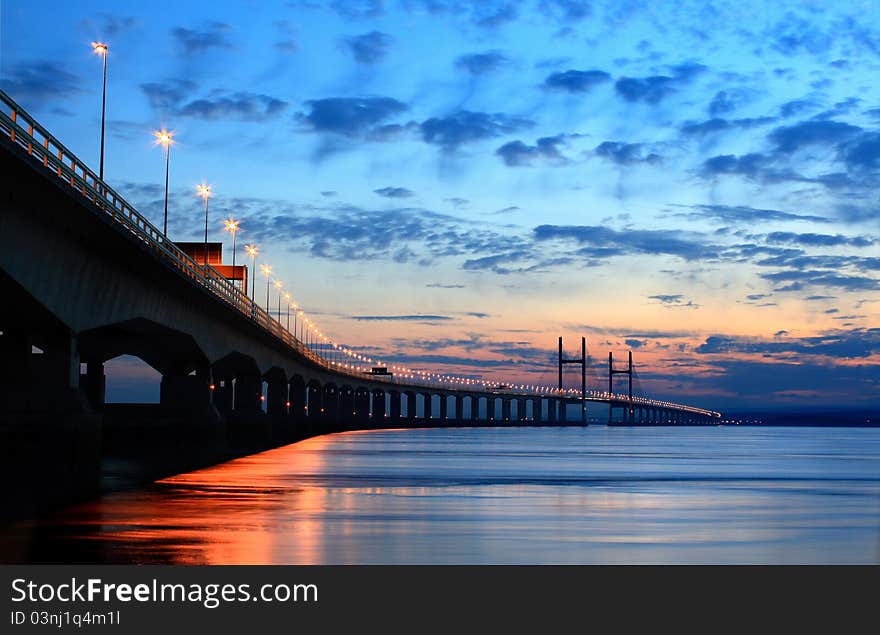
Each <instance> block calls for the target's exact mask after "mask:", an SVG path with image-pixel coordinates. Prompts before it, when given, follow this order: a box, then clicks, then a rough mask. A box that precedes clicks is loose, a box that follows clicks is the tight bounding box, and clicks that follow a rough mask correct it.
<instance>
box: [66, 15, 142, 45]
mask: <svg viewBox="0 0 880 635" xmlns="http://www.w3.org/2000/svg"><path fill="white" fill-rule="evenodd" d="M139 24H140V20H138V19H137V18H135V17H132V16H123V15H112V14H110V13H98V14H97V15H96V16H95V17H94V18H86V19H85V20H83V21H82V23H81V25H80V26H81V27H82V30H83V31H87V32H89V33H95V34H97V36H98V37H100V38H101V39H104V40H112V39H113V38H114V37H116V36H117V35H119V34H120V33H124V32H125V31H129V30H131V29H133V28H134V27H136V26H138V25H139Z"/></svg>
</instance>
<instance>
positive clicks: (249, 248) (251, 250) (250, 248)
mask: <svg viewBox="0 0 880 635" xmlns="http://www.w3.org/2000/svg"><path fill="white" fill-rule="evenodd" d="M244 250H245V251H246V252H247V255H248V256H250V257H251V271H252V274H251V302H253V301H254V289H255V287H256V284H257V254H258V253H260V250H259V249H258V248H257V246H256V245H255V244H253V243H251V244H250V245H245V246H244Z"/></svg>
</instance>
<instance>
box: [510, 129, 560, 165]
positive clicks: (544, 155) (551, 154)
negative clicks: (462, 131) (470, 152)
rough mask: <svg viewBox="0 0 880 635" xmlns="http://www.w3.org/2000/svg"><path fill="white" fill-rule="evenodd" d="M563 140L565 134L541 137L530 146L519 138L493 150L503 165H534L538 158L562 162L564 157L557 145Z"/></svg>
mask: <svg viewBox="0 0 880 635" xmlns="http://www.w3.org/2000/svg"><path fill="white" fill-rule="evenodd" d="M564 142H565V135H557V136H555V137H542V138H541V139H538V140H537V141H536V142H535V145H533V146H530V145H527V144H525V143H523V142H522V141H520V140H518V139H517V140H516V141H511V142H509V143H505V144H504V145H503V146H501V147H500V148H498V149H497V150H496V151H495V154H497V155H498V156H499V157H501V159H502V160H503V161H504V163H505V165H509V166H511V167H520V166H528V165H534V164H535V162H536V161H538V160H549V161H552V162H556V163H564V162H565V157H563V156H562V153H561V152H560V151H559V147H558V146H559V145H560V144H562V143H564Z"/></svg>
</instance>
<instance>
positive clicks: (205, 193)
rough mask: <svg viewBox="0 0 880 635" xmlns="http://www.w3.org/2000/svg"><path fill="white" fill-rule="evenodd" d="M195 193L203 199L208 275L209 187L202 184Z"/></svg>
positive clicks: (206, 270) (206, 269)
mask: <svg viewBox="0 0 880 635" xmlns="http://www.w3.org/2000/svg"><path fill="white" fill-rule="evenodd" d="M196 191H197V192H198V193H199V194H198V195H199V196H201V197H202V198H203V199H205V275H208V199H209V198H211V186H210V185H205V184H204V183H202V184H201V185H197V186H196Z"/></svg>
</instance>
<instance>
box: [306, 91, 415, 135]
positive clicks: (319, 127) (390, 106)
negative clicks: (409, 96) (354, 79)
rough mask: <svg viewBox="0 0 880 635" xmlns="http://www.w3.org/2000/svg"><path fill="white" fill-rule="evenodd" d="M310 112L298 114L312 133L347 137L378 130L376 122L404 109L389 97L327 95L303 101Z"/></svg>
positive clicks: (400, 103)
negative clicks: (323, 97)
mask: <svg viewBox="0 0 880 635" xmlns="http://www.w3.org/2000/svg"><path fill="white" fill-rule="evenodd" d="M306 105H308V106H309V108H310V111H309V113H308V114H306V115H303V116H301V117H300V119H301V121H303V122H304V123H305V124H306V125H308V126H309V127H310V128H311V129H312V130H314V131H316V132H330V133H336V134H340V135H345V136H349V137H358V136H365V135H367V134H370V133H372V132H375V131H377V130H378V128H377V124H379V123H381V122H383V121H385V120H386V119H388V118H389V117H392V116H394V115H397V114H400V113H402V112H404V111H405V110H406V109H407V106H406V104H404V103H402V102H399V101H397V100H396V99H392V98H391V97H328V98H326V99H315V100H312V101H307V102H306Z"/></svg>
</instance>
